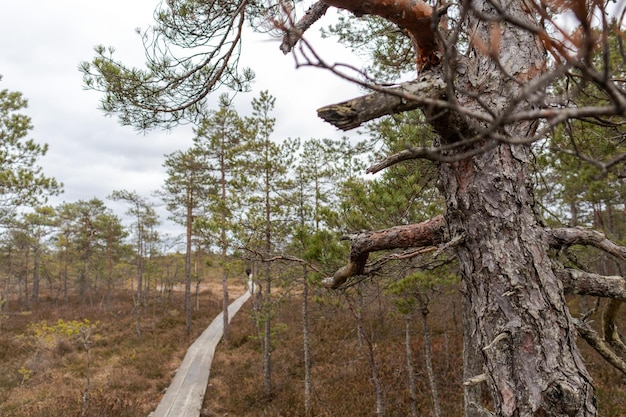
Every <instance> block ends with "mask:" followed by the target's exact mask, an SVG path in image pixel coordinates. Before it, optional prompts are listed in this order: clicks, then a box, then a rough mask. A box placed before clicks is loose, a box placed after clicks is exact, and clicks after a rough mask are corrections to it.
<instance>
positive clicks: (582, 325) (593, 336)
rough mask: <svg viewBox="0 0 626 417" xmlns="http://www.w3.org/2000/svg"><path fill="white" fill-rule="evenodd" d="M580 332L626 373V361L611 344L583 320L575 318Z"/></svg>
mask: <svg viewBox="0 0 626 417" xmlns="http://www.w3.org/2000/svg"><path fill="white" fill-rule="evenodd" d="M574 325H575V326H576V330H578V334H580V336H581V337H582V338H583V339H585V341H587V343H589V345H590V346H591V347H592V348H594V349H595V350H596V351H597V352H598V353H599V354H600V355H601V356H602V357H603V358H604V359H605V360H606V361H607V362H609V363H610V364H611V365H613V366H614V367H615V368H617V369H619V370H620V371H621V372H623V373H624V374H626V362H624V360H623V359H622V358H620V357H619V356H618V355H617V354H616V353H615V352H613V350H611V348H610V347H609V345H608V344H607V343H606V342H605V341H604V340H602V338H601V337H600V335H598V333H597V332H596V331H595V330H593V329H592V328H591V326H589V324H587V323H586V322H584V321H582V320H574Z"/></svg>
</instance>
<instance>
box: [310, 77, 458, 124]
mask: <svg viewBox="0 0 626 417" xmlns="http://www.w3.org/2000/svg"><path fill="white" fill-rule="evenodd" d="M445 92H446V82H445V80H444V78H443V75H442V74H441V73H440V72H439V71H429V72H425V73H423V74H421V75H420V78H419V80H414V81H409V82H405V83H402V84H401V85H400V86H398V87H393V88H381V89H380V90H379V91H376V92H374V93H371V94H368V95H365V96H361V97H357V98H354V99H352V100H348V101H344V102H342V103H337V104H331V105H330V106H325V107H322V108H320V109H318V110H317V115H318V116H319V117H320V118H322V119H324V121H326V122H328V123H330V124H332V125H333V126H335V127H337V128H339V129H341V130H344V131H345V130H350V129H354V128H357V127H359V126H361V125H362V124H363V123H365V122H368V121H370V120H374V119H377V118H379V117H381V116H385V115H389V114H395V113H401V112H405V111H409V110H415V109H418V108H425V107H431V106H432V107H435V105H436V104H437V101H438V100H441V99H442V97H443V96H444V95H445ZM407 97H410V98H407ZM437 107H438V106H437Z"/></svg>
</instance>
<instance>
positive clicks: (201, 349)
mask: <svg viewBox="0 0 626 417" xmlns="http://www.w3.org/2000/svg"><path fill="white" fill-rule="evenodd" d="M248 298H250V291H246V292H245V294H243V295H242V296H240V297H239V298H237V299H236V300H235V301H233V302H232V303H231V304H230V305H229V306H228V320H229V321H230V320H232V318H233V316H234V315H235V314H236V313H237V311H239V309H240V308H241V306H242V305H243V303H245V302H246V300H248ZM223 333H224V318H223V313H220V314H219V315H218V316H217V317H216V318H215V319H214V320H213V321H212V322H211V324H210V325H209V327H207V328H206V330H205V331H204V332H202V334H201V335H200V336H199V337H198V338H197V339H196V341H195V342H193V344H192V345H191V346H190V347H189V349H188V350H187V353H186V354H185V358H184V359H183V361H182V363H181V365H180V367H179V368H178V370H177V371H176V375H175V376H174V379H173V380H172V383H171V384H170V386H169V388H168V389H167V391H166V392H165V395H164V396H163V398H162V399H161V402H160V403H159V405H158V406H157V408H156V410H155V411H153V412H152V413H150V415H149V417H199V416H200V410H201V408H202V402H203V401H204V394H205V392H206V388H207V385H208V383H209V373H210V371H211V362H212V361H213V355H214V353H215V348H216V347H217V344H218V343H219V341H220V339H221V338H222V335H223Z"/></svg>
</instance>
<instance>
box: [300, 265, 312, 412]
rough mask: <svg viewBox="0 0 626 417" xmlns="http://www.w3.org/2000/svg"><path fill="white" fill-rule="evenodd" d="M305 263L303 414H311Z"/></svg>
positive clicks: (303, 272) (303, 271)
mask: <svg viewBox="0 0 626 417" xmlns="http://www.w3.org/2000/svg"><path fill="white" fill-rule="evenodd" d="M307 275H308V271H307V267H306V265H303V266H302V276H303V278H304V282H303V284H302V349H303V350H304V415H305V417H309V416H310V415H311V383H312V377H311V352H310V348H309V282H308V278H307Z"/></svg>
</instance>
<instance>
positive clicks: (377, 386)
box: [346, 295, 386, 417]
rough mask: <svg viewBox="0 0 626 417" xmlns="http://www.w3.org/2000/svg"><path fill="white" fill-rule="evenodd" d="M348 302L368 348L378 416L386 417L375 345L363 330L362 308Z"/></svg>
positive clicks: (364, 344)
mask: <svg viewBox="0 0 626 417" xmlns="http://www.w3.org/2000/svg"><path fill="white" fill-rule="evenodd" d="M346 300H347V301H348V307H349V308H350V311H351V312H352V315H353V316H354V319H355V320H356V324H357V330H358V334H359V336H360V340H362V341H363V342H364V343H363V346H365V348H366V350H365V351H366V353H367V360H368V362H369V365H370V370H371V372H372V383H373V384H374V390H375V392H376V416H377V417H384V416H385V415H386V411H385V396H384V393H383V387H382V385H381V383H380V378H379V377H378V365H377V364H376V357H375V355H374V345H373V344H372V340H371V338H370V337H369V336H368V335H367V334H366V333H365V329H364V328H363V315H362V313H361V310H362V309H361V308H359V309H356V308H355V307H354V304H353V302H352V300H351V299H350V297H349V296H348V295H346Z"/></svg>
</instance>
